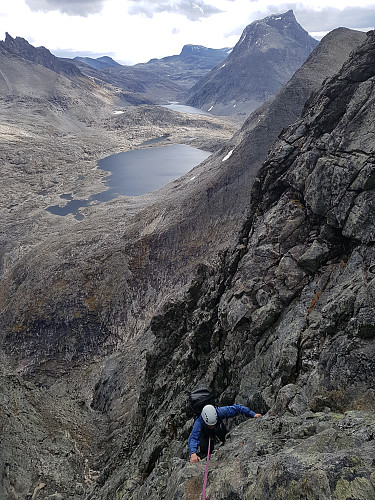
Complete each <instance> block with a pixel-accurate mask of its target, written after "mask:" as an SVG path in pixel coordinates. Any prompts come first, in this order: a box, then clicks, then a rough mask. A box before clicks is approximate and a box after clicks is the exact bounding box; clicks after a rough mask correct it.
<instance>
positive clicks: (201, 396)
mask: <svg viewBox="0 0 375 500" xmlns="http://www.w3.org/2000/svg"><path fill="white" fill-rule="evenodd" d="M189 401H190V407H191V409H192V410H193V413H194V416H197V417H198V416H199V415H200V414H201V413H202V410H203V407H204V406H206V405H213V406H215V396H214V395H213V394H212V392H211V391H210V390H209V389H207V388H206V387H201V388H200V389H194V391H191V393H190V394H189Z"/></svg>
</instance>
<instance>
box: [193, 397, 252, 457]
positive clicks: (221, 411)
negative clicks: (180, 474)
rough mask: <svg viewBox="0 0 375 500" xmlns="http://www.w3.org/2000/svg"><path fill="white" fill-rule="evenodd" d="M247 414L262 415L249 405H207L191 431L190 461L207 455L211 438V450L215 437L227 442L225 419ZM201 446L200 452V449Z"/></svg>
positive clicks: (248, 415) (250, 415) (250, 416)
mask: <svg viewBox="0 0 375 500" xmlns="http://www.w3.org/2000/svg"><path fill="white" fill-rule="evenodd" d="M241 414H242V415H245V416H246V417H249V418H258V417H261V416H262V415H261V414H260V413H255V412H253V411H252V410H250V409H249V408H247V406H242V405H239V404H234V405H231V406H221V407H217V408H216V407H215V406H212V405H206V406H205V407H204V408H203V410H202V413H201V414H200V416H199V417H196V419H195V422H194V425H193V430H192V431H191V434H190V437H189V440H188V445H189V451H190V463H192V464H194V463H195V462H199V461H200V460H201V458H204V457H205V456H206V455H207V451H208V439H209V438H211V451H212V450H213V448H214V438H215V437H218V438H219V439H220V441H222V442H223V443H224V442H225V435H226V433H227V429H226V427H225V425H224V422H223V419H225V418H232V417H236V416H237V415H241ZM198 446H199V453H197V451H198Z"/></svg>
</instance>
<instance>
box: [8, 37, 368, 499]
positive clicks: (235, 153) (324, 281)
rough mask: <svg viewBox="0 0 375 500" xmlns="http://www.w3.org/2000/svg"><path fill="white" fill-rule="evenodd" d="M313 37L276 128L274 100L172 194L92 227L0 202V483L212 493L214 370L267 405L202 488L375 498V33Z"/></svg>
mask: <svg viewBox="0 0 375 500" xmlns="http://www.w3.org/2000/svg"><path fill="white" fill-rule="evenodd" d="M361 37H364V38H366V41H365V43H364V45H362V46H361V47H360V48H359V49H358V50H357V51H355V52H354V53H353V55H352V56H351V58H350V59H349V61H348V62H347V63H346V64H345V65H344V67H343V68H342V69H341V70H340V67H341V65H342V63H343V62H344V60H345V59H346V58H347V56H348V53H349V52H350V51H351V49H352V48H354V47H357V46H358V43H359V41H360V39H361ZM338 40H340V41H341V43H340V51H337V50H336V49H337V43H336V42H337V41H338ZM330 45H331V47H334V48H335V51H333V52H332V50H331V52H330V51H329V50H328V48H329V46H330ZM320 48H321V50H320V51H319V47H318V48H317V51H318V52H317V53H316V54H312V56H311V58H309V59H308V60H307V61H306V63H305V65H304V68H301V70H300V71H299V72H298V73H297V74H296V80H295V83H296V85H297V84H298V87H299V88H300V87H301V85H302V84H304V85H305V87H303V85H302V87H303V89H304V90H302V91H297V90H296V88H297V87H295V86H293V85H292V84H291V85H288V86H287V87H285V89H284V91H281V92H280V93H279V94H278V96H279V97H280V99H282V101H281V102H282V103H283V106H284V107H287V103H288V102H290V103H295V102H296V101H297V102H298V104H296V105H293V106H292V112H291V114H290V115H285V116H284V118H283V119H284V120H285V121H282V120H281V121H279V122H278V123H279V125H280V129H279V130H278V131H277V127H275V128H271V124H273V121H276V117H277V116H278V115H279V114H280V113H279V111H280V109H281V108H280V107H279V106H278V105H277V104H276V103H277V100H278V98H276V97H275V100H272V101H271V102H270V103H269V104H268V105H267V107H262V108H261V110H259V111H257V112H256V113H254V114H253V115H252V117H250V118H249V120H248V121H247V122H246V123H245V125H244V127H243V129H242V130H241V131H240V132H239V133H238V134H237V135H236V136H235V137H234V138H233V139H232V141H231V144H230V145H228V146H225V147H223V148H221V149H220V151H218V152H217V153H216V154H215V155H213V157H212V158H211V159H210V160H208V161H207V162H205V163H204V164H203V165H200V166H198V167H197V168H196V169H195V170H194V171H193V172H191V173H189V174H188V175H187V176H184V177H183V178H181V179H179V180H178V181H176V182H174V183H172V184H171V185H170V186H167V187H166V188H164V189H162V190H161V191H160V192H158V193H156V194H154V195H150V196H148V197H145V198H142V199H141V200H134V199H122V200H117V201H114V202H113V203H110V204H109V205H105V206H99V207H88V208H87V209H86V211H85V214H86V218H85V220H84V221H83V224H82V225H78V224H77V223H76V222H74V221H72V220H68V221H62V220H58V221H57V222H55V219H53V221H54V224H52V222H51V221H52V219H50V218H49V217H50V216H46V215H45V214H42V212H41V211H40V210H39V211H38V207H37V206H36V202H35V204H34V205H31V206H30V201H29V197H30V193H28V197H26V196H25V199H24V200H23V202H24V203H25V204H26V206H27V207H28V208H29V207H31V208H30V215H29V216H28V217H29V218H28V219H27V221H28V222H30V223H29V224H25V223H23V225H21V230H20V229H19V224H22V223H21V219H20V218H19V219H18V220H17V221H16V222H17V224H16V223H15V222H12V219H11V217H10V213H11V210H20V208H19V205H20V204H18V205H17V206H15V205H12V203H11V201H10V200H11V199H10V198H9V203H8V204H7V206H6V207H2V210H3V212H2V214H3V216H4V218H2V220H3V221H5V223H6V224H7V227H6V230H7V232H6V234H7V235H12V237H13V238H14V240H13V241H8V240H6V239H5V237H4V238H3V240H2V241H1V244H2V247H1V248H2V254H1V258H2V266H3V268H2V281H1V289H0V297H1V301H2V316H1V332H2V337H1V342H2V343H1V351H0V355H1V359H0V361H1V362H0V370H1V372H0V374H1V378H2V383H1V384H0V396H1V399H0V408H1V412H2V416H3V417H2V422H3V424H2V453H1V457H0V458H1V469H2V470H3V474H2V481H1V483H0V496H1V497H3V498H6V499H8V498H9V499H12V500H13V499H17V500H18V499H20V500H21V499H24V498H27V497H31V498H32V497H34V499H35V498H49V499H58V498H60V499H61V498H71V499H74V500H76V499H79V498H87V499H92V500H93V499H101V500H105V499H111V500H113V499H128V498H134V499H136V498H137V499H141V498H142V499H143V498H145V497H146V496H149V497H150V498H155V499H156V498H161V499H162V498H165V499H170V498H181V499H190V500H191V499H194V498H200V495H201V484H202V477H203V473H204V463H203V462H202V463H201V464H198V465H196V466H193V465H189V464H188V462H187V460H186V459H187V448H186V440H187V437H188V435H189V432H190V430H191V424H192V421H191V419H190V417H189V412H188V405H187V391H188V390H189V389H190V388H193V387H195V386H196V385H199V384H206V385H209V386H210V387H211V388H212V389H213V390H214V392H215V393H216V395H217V398H218V403H219V404H230V403H232V402H234V401H236V402H240V403H243V404H246V405H249V406H250V407H252V408H253V409H255V410H257V411H260V412H262V413H264V414H266V413H267V416H266V417H265V418H263V419H258V420H255V421H253V420H251V421H247V422H242V423H241V424H240V425H236V424H237V423H238V422H233V421H231V424H230V436H229V438H228V440H227V443H226V445H225V446H224V447H223V448H221V449H218V450H217V451H216V453H215V454H214V455H213V458H212V461H211V468H210V471H211V472H210V476H209V485H208V492H209V493H210V495H211V496H212V498H257V499H259V500H260V499H263V498H265V499H274V498H281V499H285V500H286V499H290V498H301V497H304V498H307V499H308V500H310V499H311V500H313V499H316V498H326V499H327V500H328V499H335V500H341V499H346V500H349V499H350V498H356V499H372V498H375V490H374V462H373V457H374V420H375V419H374V413H373V408H374V388H373V380H374V362H373V359H374V331H375V329H374V314H373V309H374V293H375V292H374V270H375V267H374V263H375V254H374V248H373V243H374V231H373V223H374V217H373V191H374V183H373V177H374V175H373V171H374V149H373V148H374V143H375V141H374V140H373V139H374V125H373V124H374V105H373V104H374V91H373V85H374V78H375V77H374V67H375V64H374V62H375V55H374V51H375V34H374V32H371V33H369V35H368V36H367V37H365V35H362V34H357V33H353V32H350V31H348V30H338V31H337V32H335V33H333V34H332V36H331V37H330V38H327V39H326V40H325V41H324V42H323V43H322V46H321V47H320ZM329 53H330V55H329ZM315 56H316V57H315ZM330 60H331V61H332V64H330V63H329V61H330ZM319 61H320V62H319ZM340 62H341V64H340ZM314 67H315V70H317V71H316V74H317V81H315V83H314V78H313V71H312V69H313V68H314ZM338 70H340V71H339V73H338V75H336V76H335V77H334V78H333V79H330V80H329V81H327V82H325V84H324V85H323V86H322V85H321V84H322V81H323V80H324V78H325V77H327V76H330V77H331V76H332V74H333V73H334V72H336V71H338ZM290 83H291V82H290ZM311 90H314V91H315V92H316V93H315V95H314V96H312V97H310V98H309V100H308V102H307V104H306V106H305V108H304V112H303V116H302V118H300V119H299V120H298V121H297V122H296V123H294V124H293V125H292V126H291V127H289V128H285V129H284V130H283V132H282V134H281V135H280V137H279V140H278V141H277V142H276V143H275V144H274V145H273V146H272V149H271V151H270V153H269V155H268V156H267V158H265V156H266V151H267V149H269V146H271V145H272V142H273V141H274V139H276V137H277V135H278V134H279V133H280V132H281V128H283V127H285V126H286V125H290V123H291V121H292V120H295V117H296V114H298V113H299V111H301V109H302V107H303V98H304V97H307V96H308V94H309V93H310V91H311ZM296 95H298V96H299V99H297V100H296V99H295V97H296ZM288 96H289V98H290V101H288ZM272 113H273V114H272ZM262 114H263V116H262ZM120 116H122V115H120ZM132 116H133V119H134V122H136V121H137V113H136V112H134V115H132V114H131V113H130V116H127V115H125V116H124V117H123V120H124V122H123V127H122V128H121V123H120V122H117V121H116V125H118V126H119V130H120V132H119V134H118V135H116V138H120V137H121V132H122V133H124V131H125V130H126V129H127V128H130V125H131V124H132ZM149 116H152V112H151V113H150V115H149ZM272 116H273V117H274V120H272ZM144 120H145V121H146V120H147V116H146V117H144ZM110 122H111V120H109V121H108V122H106V123H107V126H108V128H109V129H110V130H112V129H113V128H114V125H113V123H110ZM91 125H92V124H91ZM262 126H263V132H262ZM184 127H187V124H185V125H184ZM268 128H269V130H270V134H269V135H270V137H267V140H269V141H270V143H267V142H266V139H265V136H267V134H265V133H264V129H266V130H267V129H268ZM54 130H56V129H54ZM95 130H96V132H98V131H99V129H95ZM100 132H101V134H102V133H104V128H102V129H101V130H100ZM101 134H99V133H98V136H99V137H100V139H101V140H102V137H103V136H102V135H101ZM253 134H255V135H254V137H258V138H259V141H258V142H259V143H260V144H261V145H262V150H261V151H260V153H259V154H258V155H256V154H255V153H254V156H251V155H250V152H251V151H252V149H253V148H252V146H251V140H255V139H251V138H252V137H253ZM256 134H259V135H258V136H257V135H256ZM57 137H58V138H59V141H61V139H60V137H59V136H57ZM104 137H106V138H108V140H113V137H112V136H111V135H110V134H109V132H108V134H106V135H105V136H104ZM111 138H112V139H111ZM91 140H92V141H93V139H91ZM98 140H99V139H98ZM33 144H35V143H33ZM59 144H60V145H61V144H63V142H59ZM75 144H77V139H76V138H75ZM78 144H79V147H82V142H79V143H78ZM90 144H93V142H92V143H90ZM52 147H53V142H52V143H51V148H52ZM66 147H67V146H66ZM21 151H23V150H22V149H21ZM62 151H63V152H64V154H66V153H65V149H64V148H62ZM60 154H61V158H63V159H64V160H65V159H66V158H67V157H66V156H63V153H62V152H61V153H60ZM72 154H74V151H73V150H72ZM87 154H88V153H87ZM74 158H76V157H74ZM10 159H12V163H11V162H10V161H9V160H10ZM6 160H7V162H6V167H7V168H8V170H7V171H9V172H11V173H12V175H15V173H14V171H13V170H12V168H10V167H11V166H12V167H13V169H16V172H17V174H18V175H19V176H20V178H21V180H23V179H24V175H25V174H27V175H28V177H27V178H28V180H29V181H32V182H36V180H35V179H36V178H35V177H33V173H32V169H31V168H30V167H29V165H28V162H24V163H22V160H23V158H22V157H15V156H14V157H13V156H12V155H11V152H10V151H7V158H6ZM264 160H265V162H264ZM261 163H264V165H263V167H262V168H261V170H259V167H260V164H261ZM32 165H33V166H34V169H38V174H39V176H40V177H37V179H38V180H39V179H50V177H48V170H47V169H46V167H43V164H42V163H38V162H36V161H35V163H33V164H32ZM77 165H79V166H80V165H81V163H80V162H78V160H75V162H74V165H73V167H75V168H76V169H77ZM64 166H65V168H66V169H67V171H68V172H69V175H67V174H65V175H63V174H62V173H61V171H60V170H57V166H55V168H56V171H57V172H58V173H59V175H61V176H62V177H63V182H62V184H61V185H62V186H63V187H65V186H66V183H67V182H72V181H71V180H70V177H71V174H72V170H71V169H69V165H68V164H67V165H65V164H64ZM89 167H90V168H91V167H92V165H91V164H89ZM43 168H44V170H43ZM80 168H82V167H80ZM79 171H80V170H79ZM42 174H43V176H42ZM194 176H196V179H197V182H196V183H193V181H194V180H195V179H194ZM198 181H199V182H198ZM73 182H77V180H76V177H74V176H73ZM30 186H31V187H30V190H32V189H34V188H33V187H32V184H31V182H30ZM30 192H32V191H30ZM244 198H246V199H245V201H244V200H243V199H244ZM7 200H8V198H7ZM48 204H50V203H48ZM17 213H19V212H17ZM23 213H24V212H23ZM51 217H52V216H51ZM3 223H4V222H3ZM17 231H18V232H17ZM20 231H21V233H22V234H20ZM238 233H239V235H238ZM4 234H5V231H4ZM234 235H235V236H234ZM16 236H17V237H16ZM16 243H17V244H16ZM218 250H221V251H222V252H221V254H220V255H219V256H217V255H216V258H215V259H214V258H213V256H214V255H215V254H216V253H217V251H218ZM197 262H203V263H202V264H201V265H200V266H198V268H197V270H196V271H194V272H193V270H194V268H195V265H196V263H197ZM192 277H193V279H191V278H192ZM182 292H184V293H182ZM172 299H173V300H172ZM161 305H162V307H160V306H161ZM3 382H4V383H3ZM25 429H26V432H25ZM25 448H27V449H29V450H30V452H29V454H28V456H27V457H25V452H24V450H25ZM228 457H230V459H231V460H228Z"/></svg>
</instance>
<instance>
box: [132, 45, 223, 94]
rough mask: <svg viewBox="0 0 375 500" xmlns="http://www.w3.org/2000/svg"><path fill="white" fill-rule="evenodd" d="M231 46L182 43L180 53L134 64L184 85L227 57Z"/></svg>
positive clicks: (200, 76) (204, 73)
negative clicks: (221, 46)
mask: <svg viewBox="0 0 375 500" xmlns="http://www.w3.org/2000/svg"><path fill="white" fill-rule="evenodd" d="M231 50H232V49H231V48H228V47H227V48H223V49H210V48H207V47H203V46H202V45H184V47H183V48H182V50H181V52H180V54H178V55H173V56H168V57H163V58H162V59H151V60H150V61H148V62H147V63H142V64H136V65H135V67H136V68H143V69H150V70H152V71H154V72H155V71H156V72H159V73H161V74H164V75H168V76H169V77H170V78H171V79H172V80H175V81H178V82H179V83H183V84H184V85H186V86H192V85H194V84H195V83H196V82H197V81H198V80H199V79H200V78H202V77H203V76H205V75H206V74H207V72H208V71H210V70H211V69H212V68H214V67H215V66H216V65H217V64H219V63H220V62H221V61H223V60H224V59H226V58H227V57H228V54H229V53H230V52H231Z"/></svg>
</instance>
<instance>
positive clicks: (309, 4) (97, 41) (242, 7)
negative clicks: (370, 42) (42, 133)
mask: <svg viewBox="0 0 375 500" xmlns="http://www.w3.org/2000/svg"><path fill="white" fill-rule="evenodd" d="M289 9H293V11H294V14H295V16H296V18H297V21H298V22H299V23H300V24H301V25H302V27H303V28H305V29H306V30H307V31H309V32H310V34H311V35H312V36H315V37H316V38H318V39H320V38H321V36H322V35H323V34H324V33H326V32H328V31H331V30H332V29H334V28H337V27H339V26H345V27H347V28H352V29H358V30H362V31H368V30H369V29H374V26H375V0H323V1H320V0H300V1H298V2H283V1H280V0H269V1H267V0H0V39H2V40H4V37H5V32H8V33H9V34H10V35H11V36H12V37H16V36H21V37H23V38H26V40H28V41H29V42H30V43H31V44H32V45H35V46H40V45H43V46H44V47H46V48H47V49H49V50H50V51H51V52H52V53H54V54H55V55H58V56H64V57H74V56H76V55H83V56H84V55H87V56H90V57H99V56H102V55H109V56H111V57H113V58H114V59H115V60H116V61H119V62H121V63H123V64H135V63H137V62H146V61H148V60H149V59H151V58H154V57H157V58H161V57H165V56H168V55H173V54H179V53H180V51H181V49H182V47H183V45H185V44H189V43H191V44H197V45H204V46H205V47H212V48H224V47H232V46H234V45H235V44H236V42H237V41H238V40H239V38H240V36H241V33H242V31H243V29H244V28H245V27H246V26H247V25H248V24H250V23H251V22H252V21H254V20H256V19H262V18H263V17H265V16H267V15H269V14H277V13H280V12H286V11H287V10H289Z"/></svg>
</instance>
